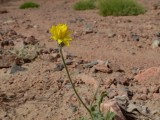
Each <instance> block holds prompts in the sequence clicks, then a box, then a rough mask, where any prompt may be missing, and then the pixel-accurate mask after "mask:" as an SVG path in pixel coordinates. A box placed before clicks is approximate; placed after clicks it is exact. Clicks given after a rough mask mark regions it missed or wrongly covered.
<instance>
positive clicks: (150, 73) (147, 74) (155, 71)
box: [134, 67, 160, 81]
mask: <svg viewBox="0 0 160 120" xmlns="http://www.w3.org/2000/svg"><path fill="white" fill-rule="evenodd" d="M153 77H156V78H159V79H160V67H151V68H149V69H146V70H144V71H143V72H142V73H140V74H138V75H136V76H135V77H134V78H135V79H136V80H138V81H143V80H149V79H150V78H153Z"/></svg>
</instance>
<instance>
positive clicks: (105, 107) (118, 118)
mask: <svg viewBox="0 0 160 120" xmlns="http://www.w3.org/2000/svg"><path fill="white" fill-rule="evenodd" d="M100 109H101V111H102V112H103V113H106V112H108V111H111V112H113V113H114V114H115V117H114V119H115V120H126V118H125V117H124V115H123V113H122V111H121V109H120V107H119V105H118V103H117V102H116V101H113V100H112V101H109V100H108V101H104V102H103V103H101V105H100Z"/></svg>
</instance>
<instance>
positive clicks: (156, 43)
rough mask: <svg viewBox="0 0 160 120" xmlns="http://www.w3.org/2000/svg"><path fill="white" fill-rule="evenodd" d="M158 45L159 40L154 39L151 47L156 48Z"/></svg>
mask: <svg viewBox="0 0 160 120" xmlns="http://www.w3.org/2000/svg"><path fill="white" fill-rule="evenodd" d="M159 46H160V40H154V41H153V42H152V48H157V47H159Z"/></svg>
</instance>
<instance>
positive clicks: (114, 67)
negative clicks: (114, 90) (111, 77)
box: [109, 64, 124, 72]
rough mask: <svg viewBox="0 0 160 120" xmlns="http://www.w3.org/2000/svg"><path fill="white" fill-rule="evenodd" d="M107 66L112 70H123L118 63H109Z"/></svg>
mask: <svg viewBox="0 0 160 120" xmlns="http://www.w3.org/2000/svg"><path fill="white" fill-rule="evenodd" d="M109 67H110V68H111V69H112V70H113V71H114V72H124V71H123V70H122V69H121V68H120V66H119V65H117V64H110V65H109Z"/></svg>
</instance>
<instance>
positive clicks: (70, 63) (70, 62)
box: [65, 59, 73, 65]
mask: <svg viewBox="0 0 160 120" xmlns="http://www.w3.org/2000/svg"><path fill="white" fill-rule="evenodd" d="M65 63H66V65H72V63H73V61H72V60H70V59H67V60H65Z"/></svg>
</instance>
